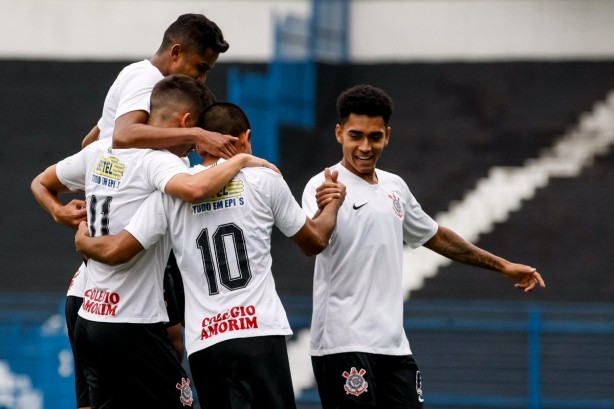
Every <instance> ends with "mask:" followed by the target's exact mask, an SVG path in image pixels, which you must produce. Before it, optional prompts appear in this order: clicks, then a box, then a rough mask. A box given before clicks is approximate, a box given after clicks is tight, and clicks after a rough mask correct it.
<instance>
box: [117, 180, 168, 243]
mask: <svg viewBox="0 0 614 409" xmlns="http://www.w3.org/2000/svg"><path fill="white" fill-rule="evenodd" d="M164 196H165V195H164V193H162V192H160V191H159V190H156V191H155V192H153V193H152V194H150V195H149V197H148V198H147V199H145V201H144V202H143V203H142V204H141V206H140V207H139V208H138V209H137V211H136V213H135V214H134V215H133V216H132V218H131V219H130V223H128V225H127V226H126V227H124V230H126V231H127V232H129V233H130V234H132V235H133V236H134V238H135V239H137V240H138V241H139V243H141V245H142V246H143V248H145V249H147V248H149V247H150V246H152V245H153V244H154V243H155V242H157V241H158V240H159V239H160V237H162V236H164V234H166V231H167V229H168V221H167V219H166V212H165V202H164V199H165V197H164Z"/></svg>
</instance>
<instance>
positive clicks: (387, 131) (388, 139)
mask: <svg viewBox="0 0 614 409" xmlns="http://www.w3.org/2000/svg"><path fill="white" fill-rule="evenodd" d="M391 133H392V129H390V127H389V126H388V127H386V136H385V138H386V142H385V144H384V146H388V142H390V134H391Z"/></svg>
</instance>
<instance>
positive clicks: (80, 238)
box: [75, 222, 143, 266]
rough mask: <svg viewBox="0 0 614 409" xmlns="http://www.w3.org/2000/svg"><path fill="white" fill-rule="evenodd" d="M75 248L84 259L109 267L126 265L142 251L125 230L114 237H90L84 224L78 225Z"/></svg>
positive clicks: (137, 242) (138, 243)
mask: <svg viewBox="0 0 614 409" xmlns="http://www.w3.org/2000/svg"><path fill="white" fill-rule="evenodd" d="M75 247H76V249H77V251H78V252H79V253H81V254H82V255H84V256H85V257H87V258H89V259H92V260H96V261H98V262H101V263H104V264H108V265H111V266H115V265H118V264H123V263H127V262H128V261H130V260H132V258H133V257H134V256H136V255H137V254H138V253H140V252H141V251H142V250H143V246H142V245H141V243H140V242H139V241H138V240H137V239H136V238H135V237H134V236H133V235H132V234H130V233H129V232H128V231H126V230H122V231H121V232H120V233H119V234H116V235H110V236H99V237H91V236H90V235H89V231H88V228H87V223H85V222H82V223H81V224H80V225H79V229H78V230H77V234H76V235H75Z"/></svg>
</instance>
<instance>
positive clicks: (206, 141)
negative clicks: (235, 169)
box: [196, 129, 238, 159]
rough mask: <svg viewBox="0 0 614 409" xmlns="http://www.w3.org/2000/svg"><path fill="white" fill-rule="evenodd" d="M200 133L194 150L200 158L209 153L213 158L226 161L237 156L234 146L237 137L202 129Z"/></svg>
mask: <svg viewBox="0 0 614 409" xmlns="http://www.w3.org/2000/svg"><path fill="white" fill-rule="evenodd" d="M201 131H202V132H200V133H199V134H198V138H197V141H196V150H197V151H198V154H199V155H200V156H201V157H204V156H205V153H210V154H211V155H213V156H217V157H219V158H224V159H228V158H231V157H233V156H234V155H236V154H237V148H236V147H235V145H234V144H235V142H236V141H237V140H238V138H237V137H235V136H230V135H222V134H221V133H217V132H211V131H206V130H204V129H201Z"/></svg>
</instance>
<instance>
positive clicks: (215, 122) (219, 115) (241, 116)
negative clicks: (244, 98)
mask: <svg viewBox="0 0 614 409" xmlns="http://www.w3.org/2000/svg"><path fill="white" fill-rule="evenodd" d="M200 126H201V127H202V128H204V129H206V130H208V131H212V132H218V133H221V134H224V135H232V136H236V137H239V136H241V134H242V133H244V132H246V131H247V130H248V129H251V126H250V124H249V120H248V119H247V115H245V112H243V110H242V109H241V108H240V107H239V106H238V105H235V104H233V103H231V102H216V103H214V104H211V105H209V106H208V107H207V108H206V109H205V111H204V112H203V114H202V115H201V116H200Z"/></svg>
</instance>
